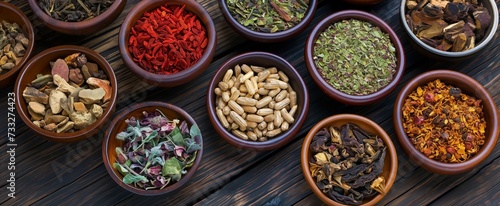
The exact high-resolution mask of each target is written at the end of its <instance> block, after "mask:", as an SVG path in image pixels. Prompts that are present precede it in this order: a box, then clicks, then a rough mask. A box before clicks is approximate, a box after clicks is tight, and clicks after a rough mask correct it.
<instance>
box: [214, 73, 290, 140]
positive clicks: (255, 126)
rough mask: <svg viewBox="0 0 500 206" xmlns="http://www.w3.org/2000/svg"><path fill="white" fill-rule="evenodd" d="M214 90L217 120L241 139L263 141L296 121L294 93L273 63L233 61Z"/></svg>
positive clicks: (286, 128) (284, 76)
mask: <svg viewBox="0 0 500 206" xmlns="http://www.w3.org/2000/svg"><path fill="white" fill-rule="evenodd" d="M214 92H215V94H216V95H217V97H216V100H215V102H216V104H217V106H216V113H217V117H218V118H219V121H220V122H221V123H222V125H223V126H224V127H225V128H226V129H228V130H230V131H231V132H232V133H233V134H234V135H236V136H238V137H240V138H241V139H244V140H252V141H257V140H258V141H266V140H268V138H272V137H275V136H276V135H279V134H281V133H282V132H284V131H286V130H288V128H289V127H290V125H291V124H293V122H294V121H295V118H294V115H295V112H296V111H297V93H296V92H295V91H294V90H293V88H292V86H290V84H289V83H288V77H287V76H286V74H285V73H283V72H282V71H278V69H277V68H276V67H270V68H264V67H260V66H248V65H246V64H243V65H241V66H240V65H236V66H235V67H234V70H233V69H229V70H227V72H226V74H225V75H224V77H223V79H222V81H221V82H219V85H218V87H217V88H215V91H214Z"/></svg>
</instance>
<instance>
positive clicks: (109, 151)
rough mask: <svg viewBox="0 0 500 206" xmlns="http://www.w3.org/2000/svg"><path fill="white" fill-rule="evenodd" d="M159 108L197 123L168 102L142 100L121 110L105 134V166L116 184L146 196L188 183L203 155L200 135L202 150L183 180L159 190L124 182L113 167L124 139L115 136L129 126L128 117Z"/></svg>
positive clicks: (139, 115)
mask: <svg viewBox="0 0 500 206" xmlns="http://www.w3.org/2000/svg"><path fill="white" fill-rule="evenodd" d="M157 109H159V110H160V111H162V113H163V114H165V116H166V117H167V118H169V119H175V118H176V119H179V120H180V121H183V120H185V121H186V122H187V123H188V125H189V126H192V125H195V124H196V122H195V121H194V119H193V118H192V117H191V116H190V115H189V114H188V113H187V112H186V111H184V110H183V109H181V108H179V107H177V106H174V105H171V104H167V103H164V102H142V103H138V104H135V105H133V106H131V107H127V108H125V109H124V110H123V111H121V112H120V113H119V114H118V115H117V116H116V117H115V118H114V119H113V121H112V122H111V125H110V127H109V128H108V129H107V130H106V135H105V136H104V139H103V141H102V159H103V161H104V166H105V167H106V170H107V171H108V173H109V175H110V176H111V178H112V179H113V180H114V181H115V182H116V184H118V185H120V187H122V188H124V189H126V190H128V191H130V192H132V193H135V194H138V195H145V196H154V195H162V194H166V193H168V192H171V191H174V190H176V189H178V188H180V187H182V185H184V184H186V183H187V182H188V181H189V179H191V177H192V176H193V175H194V173H195V172H196V170H197V169H198V166H200V162H201V156H202V155H203V139H202V137H201V136H200V137H199V139H196V141H197V143H200V144H201V150H199V151H198V153H197V154H196V160H195V162H194V164H193V166H192V167H191V168H189V169H188V172H187V174H185V175H183V176H182V178H181V180H179V181H178V182H176V183H174V184H172V185H169V186H166V187H165V188H163V189H159V190H144V189H140V188H136V187H134V186H132V185H127V184H125V183H123V182H122V178H123V175H121V174H120V173H119V172H118V171H117V170H116V169H115V168H114V167H113V163H114V162H115V161H116V152H115V148H116V147H117V146H120V147H121V146H123V141H120V140H118V139H116V138H115V137H116V135H117V134H118V133H119V132H121V131H123V130H125V129H126V128H127V124H126V123H125V120H126V119H129V118H130V117H132V116H134V117H136V118H141V117H142V116H143V115H142V112H143V111H147V112H154V111H156V110H157Z"/></svg>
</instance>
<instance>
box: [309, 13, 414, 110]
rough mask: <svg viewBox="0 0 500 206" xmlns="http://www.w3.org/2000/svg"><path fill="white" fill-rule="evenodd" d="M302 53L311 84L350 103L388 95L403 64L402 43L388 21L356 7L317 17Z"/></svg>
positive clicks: (363, 103)
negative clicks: (357, 9) (317, 21)
mask: <svg viewBox="0 0 500 206" xmlns="http://www.w3.org/2000/svg"><path fill="white" fill-rule="evenodd" d="M305 59H306V66H307V68H308V70H309V73H311V76H312V78H313V80H314V81H315V82H316V84H317V85H318V86H319V87H320V88H321V89H322V90H323V91H324V92H325V93H326V94H327V95H328V96H330V97H331V98H333V99H335V100H337V101H340V102H342V103H345V104H350V105H366V104H371V103H373V102H376V101H378V100H380V99H382V98H384V97H385V96H387V95H388V94H389V93H390V92H392V91H393V90H394V88H395V87H396V85H397V84H398V83H399V80H400V79H401V77H402V76H403V72H404V68H405V54H404V50H403V46H402V45H401V42H400V40H399V38H398V36H397V35H396V33H395V32H394V31H393V30H392V29H391V27H390V26H389V25H387V24H386V23H385V22H384V21H383V20H382V19H380V18H378V17H376V16H374V15H372V14H370V13H367V12H364V11H356V10H346V11H341V12H337V13H334V14H332V15H330V16H328V17H326V18H325V19H323V20H322V21H321V22H320V23H318V25H316V27H314V29H313V31H312V32H311V34H310V35H309V37H308V39H307V41H306V46H305Z"/></svg>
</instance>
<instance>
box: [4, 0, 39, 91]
mask: <svg viewBox="0 0 500 206" xmlns="http://www.w3.org/2000/svg"><path fill="white" fill-rule="evenodd" d="M1 20H5V21H7V22H10V23H14V22H15V23H17V24H18V25H19V26H20V27H21V29H22V30H23V33H24V35H25V36H26V38H28V39H29V40H30V42H29V45H28V48H26V53H25V55H24V57H23V59H22V60H21V62H19V64H17V65H16V66H14V68H12V69H11V70H10V71H8V72H5V71H4V72H2V74H1V75H0V88H2V87H5V86H7V85H11V84H12V83H14V81H15V80H16V77H17V74H18V73H19V70H21V68H22V67H23V66H24V64H25V63H26V62H27V61H28V59H29V58H30V56H31V54H32V53H33V48H34V46H35V32H33V26H32V25H31V22H30V20H29V19H28V17H27V16H26V15H25V14H24V13H23V12H22V11H21V10H19V9H18V8H17V7H16V6H14V5H12V4H10V3H6V2H0V21H1Z"/></svg>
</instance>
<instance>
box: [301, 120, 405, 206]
mask: <svg viewBox="0 0 500 206" xmlns="http://www.w3.org/2000/svg"><path fill="white" fill-rule="evenodd" d="M346 123H354V124H356V125H358V126H359V127H360V128H361V129H363V130H365V131H366V132H368V133H371V134H376V135H378V137H380V138H381V139H382V140H383V141H384V144H385V145H386V146H387V153H386V155H385V161H384V168H383V171H382V176H384V178H385V182H386V183H385V189H384V190H385V192H386V193H389V190H390V189H391V187H392V185H393V184H394V181H395V180H396V176H397V173H398V154H397V153H396V149H395V147H394V144H393V143H392V141H391V137H390V136H389V135H388V134H387V133H386V132H385V130H384V129H382V128H381V127H380V126H379V125H378V124H377V123H375V122H373V121H371V120H370V119H368V118H366V117H362V116H359V115H354V114H339V115H333V116H330V117H327V118H326V119H323V120H321V121H320V122H318V123H317V124H316V125H314V126H313V127H312V128H311V130H309V133H307V135H306V137H305V138H304V142H303V143H302V149H301V151H300V163H301V165H302V173H303V174H304V177H305V179H306V182H307V184H308V185H309V187H310V188H311V190H312V191H313V192H314V194H315V195H316V196H317V197H318V198H319V199H321V201H323V202H324V203H325V204H327V205H344V204H340V203H338V202H335V201H333V200H332V199H330V198H329V197H328V196H326V195H325V194H324V193H323V192H322V191H321V190H320V189H319V188H318V186H317V185H316V179H314V178H313V177H312V175H311V172H310V169H309V159H310V158H311V155H312V154H311V152H310V150H309V146H310V145H311V142H312V139H313V137H314V135H315V134H316V133H317V132H318V131H320V130H321V129H323V128H327V127H329V126H335V127H340V126H342V125H344V124H346ZM383 197H384V195H382V194H377V195H375V196H374V197H371V198H367V199H364V200H363V204H362V205H375V204H377V202H379V201H380V200H381V199H382V198H383Z"/></svg>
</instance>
